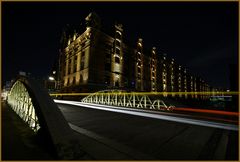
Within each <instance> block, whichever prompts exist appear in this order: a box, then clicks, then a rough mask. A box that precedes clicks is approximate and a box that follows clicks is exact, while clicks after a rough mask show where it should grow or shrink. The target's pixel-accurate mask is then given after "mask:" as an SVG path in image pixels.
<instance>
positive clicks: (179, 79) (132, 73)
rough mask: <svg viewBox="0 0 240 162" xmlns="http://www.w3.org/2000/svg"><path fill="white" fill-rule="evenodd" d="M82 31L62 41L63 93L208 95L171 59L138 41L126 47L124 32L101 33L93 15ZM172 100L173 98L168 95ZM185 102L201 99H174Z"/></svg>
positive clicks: (116, 28) (199, 82)
mask: <svg viewBox="0 0 240 162" xmlns="http://www.w3.org/2000/svg"><path fill="white" fill-rule="evenodd" d="M85 20H86V28H85V31H82V32H79V33H77V32H74V33H73V34H72V35H69V37H67V35H66V33H64V34H63V37H62V43H63V44H62V48H61V49H60V55H59V66H58V69H57V70H58V77H57V78H58V81H60V82H59V85H60V89H61V90H62V91H64V92H94V91H98V90H103V89H109V88H121V89H129V90H134V91H152V92H155V91H158V92H197V91H198V92H199V91H209V86H208V84H207V83H206V82H204V81H203V80H202V79H200V78H198V77H195V76H193V75H192V74H190V73H189V72H188V71H187V70H186V68H184V67H183V66H181V65H179V64H177V63H176V62H175V60H174V59H171V58H168V57H167V55H166V54H163V53H160V52H158V50H157V49H156V48H155V47H152V48H150V49H148V48H146V47H145V46H144V41H143V39H142V38H139V39H138V40H137V42H136V43H134V44H135V45H130V44H128V43H126V38H125V37H124V28H123V26H122V25H121V24H115V25H114V32H112V33H111V34H107V33H110V32H103V30H102V29H101V21H100V18H99V17H98V15H97V14H96V13H90V14H89V15H88V16H87V17H86V18H85ZM172 96H173V97H174V96H175V95H172ZM177 96H178V97H185V98H188V97H190V98H202V99H203V98H205V97H204V96H200V95H199V96H198V95H195V94H192V95H188V96H187V95H177Z"/></svg>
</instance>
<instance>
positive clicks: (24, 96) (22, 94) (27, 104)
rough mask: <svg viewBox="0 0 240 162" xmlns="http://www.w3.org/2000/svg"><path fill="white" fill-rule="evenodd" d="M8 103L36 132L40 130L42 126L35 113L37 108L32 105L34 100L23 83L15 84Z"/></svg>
mask: <svg viewBox="0 0 240 162" xmlns="http://www.w3.org/2000/svg"><path fill="white" fill-rule="evenodd" d="M7 101H8V104H9V105H10V107H12V109H13V110H14V111H15V112H16V114H17V115H19V116H20V118H21V119H22V120H23V121H24V122H26V123H27V124H28V126H29V127H30V128H31V129H32V130H33V131H34V132H37V131H38V130H39V128H40V125H39V121H38V117H37V115H36V112H35V107H34V105H33V103H32V98H31V97H30V95H29V93H28V91H27V89H26V87H25V86H24V84H23V83H22V82H20V81H16V82H15V83H14V85H13V86H12V89H11V91H10V93H9V94H8V99H7Z"/></svg>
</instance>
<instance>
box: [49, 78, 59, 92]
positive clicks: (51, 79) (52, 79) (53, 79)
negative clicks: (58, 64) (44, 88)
mask: <svg viewBox="0 0 240 162" xmlns="http://www.w3.org/2000/svg"><path fill="white" fill-rule="evenodd" d="M48 80H50V81H54V89H55V90H56V88H57V84H56V80H55V78H54V77H53V76H49V77H48Z"/></svg>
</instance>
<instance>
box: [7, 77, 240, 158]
mask: <svg viewBox="0 0 240 162" xmlns="http://www.w3.org/2000/svg"><path fill="white" fill-rule="evenodd" d="M7 104H8V105H9V107H10V108H11V109H12V110H13V111H14V112H15V113H16V114H17V115H18V116H19V117H20V118H21V119H22V121H23V122H25V123H26V124H27V125H28V127H29V128H30V129H31V130H32V132H34V134H35V135H40V136H43V137H44V140H45V139H46V140H47V141H48V142H47V143H46V144H47V145H49V147H50V148H52V150H54V151H53V154H54V157H55V158H56V159H75V160H76V159H80V160H81V159H90V160H93V159H98V160H210V159H214V160H225V159H236V158H238V153H236V152H238V146H237V139H238V117H239V115H238V113H230V112H224V113H220V112H218V111H215V112H214V113H209V114H207V115H206V114H203V113H199V112H198V113H196V112H195V113H194V112H193V111H190V112H187V111H184V112H181V111H179V110H181V109H177V107H176V108H175V106H174V105H171V104H167V102H165V101H164V100H162V99H161V98H160V97H156V96H155V97H151V96H148V95H145V94H141V93H129V92H126V91H119V90H108V91H100V92H97V93H93V94H90V95H88V96H86V97H84V98H83V99H82V100H81V101H67V100H56V99H55V100H53V98H52V97H50V95H49V94H48V92H47V91H46V90H44V88H43V87H41V86H40V85H39V84H38V83H37V82H36V81H35V80H33V79H30V78H26V77H20V78H18V79H17V80H16V81H15V83H14V84H13V86H12V88H11V91H10V92H9V94H8V98H7ZM195 111H197V110H195ZM216 112H218V113H216ZM199 114H200V115H199ZM3 124H4V123H3ZM3 140H4V139H3ZM232 148H236V150H235V152H234V151H233V149H232ZM3 149H4V147H3ZM35 160H36V159H35Z"/></svg>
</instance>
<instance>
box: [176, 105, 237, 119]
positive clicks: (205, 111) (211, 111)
mask: <svg viewBox="0 0 240 162" xmlns="http://www.w3.org/2000/svg"><path fill="white" fill-rule="evenodd" d="M174 110H176V111H189V112H198V113H208V114H217V115H227V116H237V117H239V113H238V112H229V111H220V110H206V109H195V108H194V109H193V108H178V107H177V108H174Z"/></svg>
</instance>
